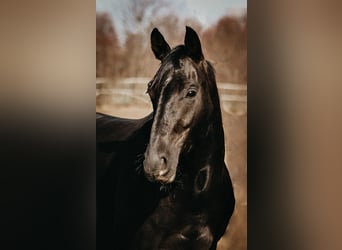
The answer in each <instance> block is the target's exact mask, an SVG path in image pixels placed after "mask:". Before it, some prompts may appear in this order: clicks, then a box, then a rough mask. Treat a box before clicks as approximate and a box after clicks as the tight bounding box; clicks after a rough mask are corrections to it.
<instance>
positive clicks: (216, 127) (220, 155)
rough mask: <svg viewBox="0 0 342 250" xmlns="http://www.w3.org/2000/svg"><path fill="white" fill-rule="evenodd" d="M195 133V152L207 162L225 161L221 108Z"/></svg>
mask: <svg viewBox="0 0 342 250" xmlns="http://www.w3.org/2000/svg"><path fill="white" fill-rule="evenodd" d="M197 133H198V134H196V133H195V134H194V135H193V136H194V138H197V139H195V140H194V144H193V152H194V154H196V157H197V158H198V159H201V160H202V161H204V162H207V163H209V162H210V163H213V164H218V163H223V162H224V155H225V143H224V131H223V126H222V117H221V110H220V108H218V109H216V110H215V112H214V114H213V115H212V116H210V118H209V119H207V121H206V123H203V127H202V128H199V129H198V130H197Z"/></svg>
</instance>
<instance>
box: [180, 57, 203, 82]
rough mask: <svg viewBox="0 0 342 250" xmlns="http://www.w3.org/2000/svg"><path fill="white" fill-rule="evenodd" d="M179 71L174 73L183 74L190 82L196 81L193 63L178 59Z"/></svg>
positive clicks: (188, 60)
mask: <svg viewBox="0 0 342 250" xmlns="http://www.w3.org/2000/svg"><path fill="white" fill-rule="evenodd" d="M179 66H180V67H179V69H177V70H176V72H179V73H181V74H183V75H184V76H185V77H186V78H187V79H189V80H191V81H198V74H197V70H196V67H195V65H194V64H193V62H192V61H191V60H190V59H188V58H184V59H180V60H179Z"/></svg>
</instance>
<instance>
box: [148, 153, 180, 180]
mask: <svg viewBox="0 0 342 250" xmlns="http://www.w3.org/2000/svg"><path fill="white" fill-rule="evenodd" d="M144 172H145V176H146V177H147V179H149V180H150V181H153V182H160V183H163V184H168V183H172V182H173V181H174V180H175V177H176V171H175V170H174V169H173V168H172V167H171V165H170V162H169V161H168V159H167V157H165V156H163V155H162V156H160V155H157V154H148V155H147V157H145V160H144Z"/></svg>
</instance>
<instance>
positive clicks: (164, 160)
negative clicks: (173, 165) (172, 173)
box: [161, 156, 167, 165]
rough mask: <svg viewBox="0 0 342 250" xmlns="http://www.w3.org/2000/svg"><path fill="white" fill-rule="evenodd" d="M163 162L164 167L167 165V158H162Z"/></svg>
mask: <svg viewBox="0 0 342 250" xmlns="http://www.w3.org/2000/svg"><path fill="white" fill-rule="evenodd" d="M161 160H162V163H163V164H164V165H166V162H167V160H166V158H165V157H164V156H162V157H161Z"/></svg>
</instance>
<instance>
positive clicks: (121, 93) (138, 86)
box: [96, 77, 247, 115]
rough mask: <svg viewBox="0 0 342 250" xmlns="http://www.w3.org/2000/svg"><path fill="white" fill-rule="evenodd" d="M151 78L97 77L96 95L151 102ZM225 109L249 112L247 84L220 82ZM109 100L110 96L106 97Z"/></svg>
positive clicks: (118, 100)
mask: <svg viewBox="0 0 342 250" xmlns="http://www.w3.org/2000/svg"><path fill="white" fill-rule="evenodd" d="M150 80H151V78H145V77H129V78H122V79H116V80H112V79H107V78H96V97H101V96H107V97H110V98H109V99H111V100H112V101H114V102H115V104H130V103H132V102H138V103H143V104H146V105H148V104H150V100H149V97H148V96H147V95H146V88H147V83H148V82H149V81H150ZM217 87H218V89H219V94H220V100H221V103H222V106H223V110H224V111H226V112H228V113H231V114H234V115H242V114H245V113H246V112H247V85H245V84H238V83H218V84H217ZM106 100H108V98H107V99H106Z"/></svg>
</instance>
